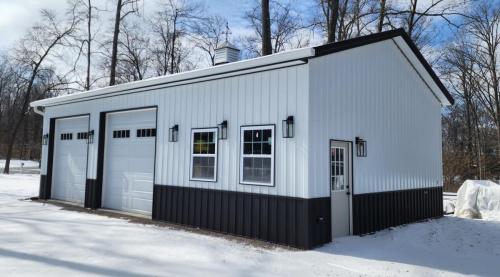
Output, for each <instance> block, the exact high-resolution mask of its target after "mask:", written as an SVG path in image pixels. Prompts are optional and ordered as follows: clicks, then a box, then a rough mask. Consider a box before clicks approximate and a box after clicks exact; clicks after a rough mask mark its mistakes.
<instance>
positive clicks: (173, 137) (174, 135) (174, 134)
mask: <svg viewBox="0 0 500 277" xmlns="http://www.w3.org/2000/svg"><path fill="white" fill-rule="evenodd" d="M178 139H179V125H177V124H175V125H174V126H172V128H170V129H168V141H170V142H176V141H177V140H178Z"/></svg>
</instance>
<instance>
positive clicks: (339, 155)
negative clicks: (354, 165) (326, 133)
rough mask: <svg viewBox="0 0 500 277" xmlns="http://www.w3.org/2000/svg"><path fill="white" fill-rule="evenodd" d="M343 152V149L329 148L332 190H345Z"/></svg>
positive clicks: (345, 178)
mask: <svg viewBox="0 0 500 277" xmlns="http://www.w3.org/2000/svg"><path fill="white" fill-rule="evenodd" d="M345 151H346V149H345V148H344V147H331V149H330V161H331V162H330V163H331V165H330V166H331V175H332V176H331V180H332V190H345V189H346V186H347V176H346V172H345V158H346V157H345V154H346V152H345Z"/></svg>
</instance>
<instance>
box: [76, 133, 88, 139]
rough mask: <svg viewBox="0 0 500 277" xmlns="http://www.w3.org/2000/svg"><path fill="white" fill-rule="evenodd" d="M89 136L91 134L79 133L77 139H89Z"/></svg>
mask: <svg viewBox="0 0 500 277" xmlns="http://www.w3.org/2000/svg"><path fill="white" fill-rule="evenodd" d="M88 136H89V133H87V132H79V133H77V134H76V138H77V139H87V138H88Z"/></svg>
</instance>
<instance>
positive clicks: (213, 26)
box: [193, 15, 228, 65]
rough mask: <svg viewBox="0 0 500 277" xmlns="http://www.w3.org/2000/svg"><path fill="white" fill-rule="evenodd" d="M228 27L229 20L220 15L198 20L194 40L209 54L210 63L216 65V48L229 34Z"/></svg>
mask: <svg viewBox="0 0 500 277" xmlns="http://www.w3.org/2000/svg"><path fill="white" fill-rule="evenodd" d="M226 27H227V20H226V19H225V18H223V17H221V16H218V15H215V16H211V17H208V18H206V19H203V20H198V22H197V24H196V25H195V28H194V34H193V40H194V42H195V44H196V46H197V47H198V48H199V49H201V50H202V51H203V52H205V53H206V54H207V55H208V57H209V61H210V65H215V49H216V48H217V47H218V46H219V45H220V44H221V43H222V42H223V41H224V39H225V38H226V37H225V36H227V35H228V34H227V31H226ZM227 28H228V27H227Z"/></svg>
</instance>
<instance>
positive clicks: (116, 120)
mask: <svg viewBox="0 0 500 277" xmlns="http://www.w3.org/2000/svg"><path fill="white" fill-rule="evenodd" d="M155 126H156V111H155V110H151V109H150V110H142V111H131V112H120V113H112V114H108V115H107V121H106V145H105V152H106V153H105V169H104V171H105V178H104V179H105V182H104V184H103V206H104V207H106V208H111V209H117V210H124V211H129V212H138V213H144V214H150V213H151V210H152V199H153V175H154V174H153V172H154V156H155V155H154V151H155V137H137V130H140V129H151V128H155ZM119 130H128V134H129V136H128V137H116V138H114V137H113V131H119Z"/></svg>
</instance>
